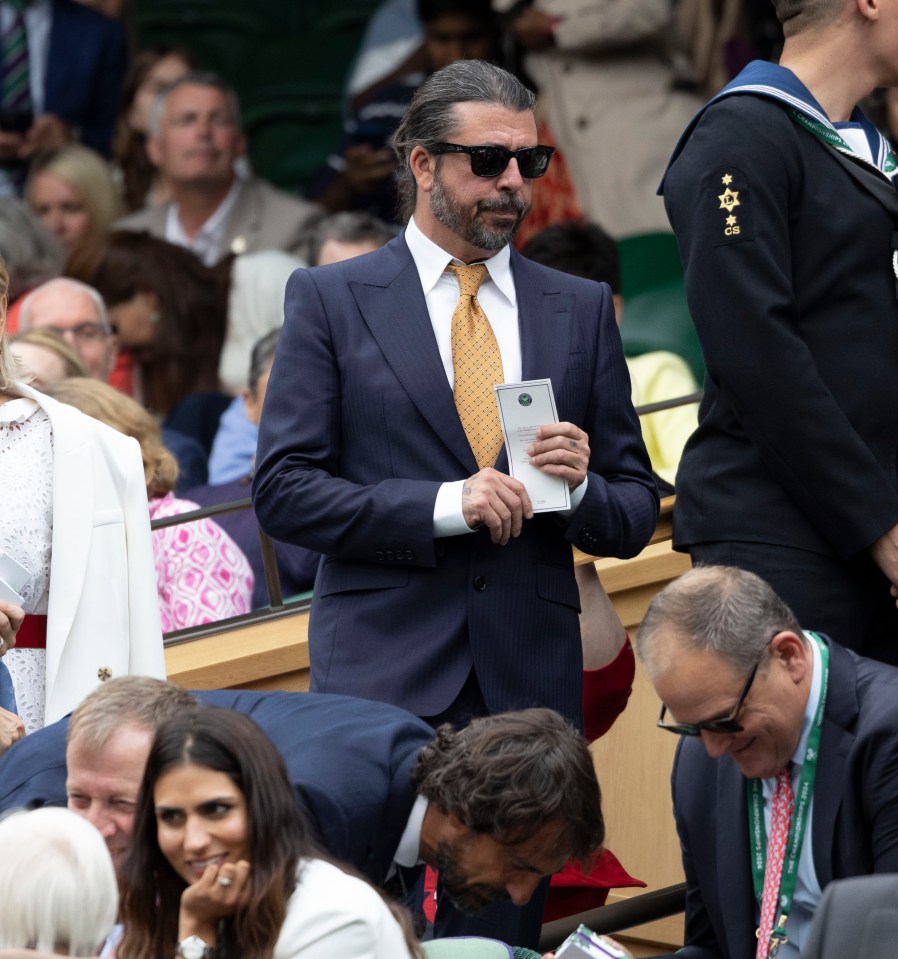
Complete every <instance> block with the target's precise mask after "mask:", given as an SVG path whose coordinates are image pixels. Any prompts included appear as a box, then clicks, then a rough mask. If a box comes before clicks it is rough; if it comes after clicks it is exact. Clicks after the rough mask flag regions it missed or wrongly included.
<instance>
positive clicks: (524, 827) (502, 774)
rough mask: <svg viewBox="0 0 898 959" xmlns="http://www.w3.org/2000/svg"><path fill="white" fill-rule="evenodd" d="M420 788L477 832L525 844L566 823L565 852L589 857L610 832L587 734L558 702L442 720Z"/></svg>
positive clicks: (421, 768) (424, 758) (421, 759)
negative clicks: (458, 723)
mask: <svg viewBox="0 0 898 959" xmlns="http://www.w3.org/2000/svg"><path fill="white" fill-rule="evenodd" d="M412 781H413V782H414V783H415V786H416V787H417V790H418V793H419V794H420V795H423V796H425V797H426V798H427V799H428V800H429V801H430V802H432V803H433V804H434V805H435V806H436V807H437V808H438V809H440V810H441V811H442V812H444V813H446V814H447V815H454V816H457V817H458V818H459V819H460V820H461V822H462V823H464V825H465V826H467V827H468V828H469V829H471V830H472V831H473V832H475V833H480V834H485V835H489V836H491V837H492V838H493V839H495V840H496V842H498V843H500V844H502V845H518V844H519V843H522V842H526V841H527V840H528V839H530V838H532V837H533V836H535V835H536V834H537V833H538V832H539V831H540V829H541V828H542V827H543V826H545V825H546V824H547V823H557V824H559V825H560V827H561V828H560V831H559V837H558V843H559V852H560V853H563V852H565V851H566V852H567V853H568V855H569V856H573V857H574V858H577V859H581V860H585V859H587V858H588V857H589V856H590V855H591V854H592V853H593V852H595V851H596V850H597V849H598V848H599V847H600V846H601V844H602V842H603V840H604V838H605V824H604V821H603V819H602V802H601V794H600V791H599V783H598V780H597V779H596V773H595V769H594V767H593V764H592V757H591V756H590V753H589V749H588V748H587V744H586V740H585V739H584V738H583V737H582V736H581V735H580V734H579V733H578V732H576V730H574V729H573V728H571V727H570V726H569V725H568V724H567V723H566V722H565V720H564V719H563V718H562V717H561V716H560V715H559V714H558V713H556V712H554V711H553V710H551V709H524V710H520V711H518V712H509V713H498V714H497V715H495V716H486V717H483V718H480V719H475V720H473V721H472V722H471V723H470V725H468V726H466V727H464V728H463V729H460V730H455V729H453V727H452V726H450V725H444V726H440V727H439V729H437V731H436V736H435V738H434V739H433V740H432V742H430V743H428V744H427V745H426V746H424V748H423V749H422V750H421V752H420V753H419V754H418V760H417V762H416V763H415V767H414V769H413V770H412Z"/></svg>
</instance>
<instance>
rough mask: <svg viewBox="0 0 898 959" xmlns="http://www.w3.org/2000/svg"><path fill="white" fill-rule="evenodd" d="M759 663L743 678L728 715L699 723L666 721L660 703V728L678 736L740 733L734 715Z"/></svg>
mask: <svg viewBox="0 0 898 959" xmlns="http://www.w3.org/2000/svg"><path fill="white" fill-rule="evenodd" d="M760 665H761V664H760V662H757V663H755V664H754V666H752V670H751V672H750V673H749V674H748V679H746V680H745V685H744V686H743V687H742V692H741V693H740V694H739V699H738V701H737V702H736V705H735V706H734V707H733V711H732V712H731V713H730V715H729V716H723V717H721V718H720V719H705V720H703V721H702V722H700V723H666V722H664V714H665V713H666V712H667V706H664V705H663V704H662V706H661V715H660V716H659V717H658V726H659V727H660V728H661V729H666V730H667V731H668V732H669V733H676V734H677V735H678V736H699V735H701V732H702V730H704V731H705V732H706V733H741V732H742V726H741V725H740V724H739V723H738V722H737V721H736V717H737V716H738V715H739V711H740V710H741V709H742V704H743V703H744V702H745V697H746V696H747V695H748V691H749V690H750V689H751V684H752V683H753V682H754V681H755V674H756V673H757V671H758V667H759V666H760Z"/></svg>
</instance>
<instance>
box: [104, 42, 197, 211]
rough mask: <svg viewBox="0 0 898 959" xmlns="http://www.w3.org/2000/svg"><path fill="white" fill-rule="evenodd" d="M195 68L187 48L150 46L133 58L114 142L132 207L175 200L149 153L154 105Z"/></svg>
mask: <svg viewBox="0 0 898 959" xmlns="http://www.w3.org/2000/svg"><path fill="white" fill-rule="evenodd" d="M194 69H196V64H195V63H194V62H193V57H192V56H191V54H190V53H189V52H188V51H187V50H185V49H184V48H183V47H172V46H158V47H149V48H147V49H144V50H140V51H138V52H137V53H136V54H135V55H134V56H133V57H132V59H131V64H130V66H129V67H128V72H127V73H126V74H125V81H124V83H123V84H122V102H121V106H120V108H119V117H118V126H117V128H116V131H115V142H114V144H113V156H114V160H115V170H116V172H117V173H118V174H119V176H120V177H121V187H122V194H123V196H124V199H125V206H126V207H127V208H128V210H131V211H133V210H140V209H142V208H143V207H145V206H146V207H151V206H155V205H156V204H157V203H164V202H165V201H166V200H169V199H171V187H170V186H169V185H168V183H166V182H165V181H164V180H163V179H162V178H161V177H160V175H159V171H158V170H157V169H156V167H155V166H153V163H152V162H151V160H150V158H149V156H148V154H147V136H149V132H150V107H151V106H152V103H153V100H154V99H155V98H156V95H157V94H158V93H160V92H161V91H162V90H163V89H164V88H165V87H167V86H168V85H169V84H170V83H174V81H175V80H177V79H178V78H179V77H183V76H185V75H186V74H188V73H190V71H191V70H194Z"/></svg>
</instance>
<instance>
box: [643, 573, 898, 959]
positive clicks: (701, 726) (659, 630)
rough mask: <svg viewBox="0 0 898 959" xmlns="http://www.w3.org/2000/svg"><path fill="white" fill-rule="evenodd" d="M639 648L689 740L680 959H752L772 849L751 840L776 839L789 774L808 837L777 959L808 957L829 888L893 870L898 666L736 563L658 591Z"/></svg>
mask: <svg viewBox="0 0 898 959" xmlns="http://www.w3.org/2000/svg"><path fill="white" fill-rule="evenodd" d="M636 645H637V651H638V652H639V655H640V657H641V658H642V660H643V662H644V663H645V666H646V671H647V672H648V675H649V678H650V679H651V681H652V684H653V685H654V687H655V690H656V692H657V693H658V696H659V697H660V699H661V701H662V702H663V703H664V708H663V709H662V713H661V718H660V719H659V725H661V726H664V727H666V728H667V729H669V730H670V731H672V732H675V733H679V734H681V735H682V736H683V738H682V740H681V742H680V745H679V748H678V749H677V755H676V761H675V765H674V769H673V775H672V790H673V802H674V813H675V816H676V821H677V830H678V832H679V836H680V844H681V847H682V853H683V866H684V870H685V873H686V885H687V891H686V935H685V945H684V948H683V949H681V950H680V951H679V952H678V953H677V956H679V957H680V959H753V957H754V956H755V954H756V949H757V946H758V940H757V938H756V936H755V930H756V929H757V928H758V925H759V906H758V901H759V900H758V894H757V890H758V889H761V890H766V889H767V883H768V872H769V868H768V866H769V864H768V862H767V858H768V857H767V854H766V851H765V850H766V849H769V848H770V844H765V845H762V844H761V843H760V842H758V844H757V845H755V841H756V840H760V839H762V838H764V837H766V836H767V835H770V834H771V832H772V827H771V825H770V823H771V819H772V816H773V812H772V809H773V807H774V806H775V805H776V803H774V801H773V797H774V796H775V789H776V782H777V777H778V776H779V777H780V778H781V779H784V780H788V781H789V783H790V784H791V786H792V789H793V793H794V812H793V814H792V817H791V820H790V824H791V825H792V828H793V833H791V834H790V835H794V836H796V837H801V838H800V840H798V839H797V840H796V841H794V842H793V840H792V839H790V840H789V843H788V848H787V854H786V857H785V861H784V863H783V871H782V879H781V880H780V882H779V884H778V889H777V888H776V887H775V886H774V895H777V893H778V895H779V896H780V897H782V896H784V895H786V894H788V895H789V897H790V898H791V905H788V906H787V908H786V909H785V910H784V911H785V912H786V914H787V916H788V921H787V922H785V923H778V925H781V926H782V928H783V929H784V932H785V936H786V937H787V942H785V944H783V945H782V946H781V947H780V950H779V959H795V957H797V956H798V955H802V956H804V955H805V945H806V944H807V943H808V941H809V935H810V931H811V925H812V919H813V916H814V913H815V911H816V910H817V907H818V905H819V903H820V898H821V892H822V890H823V889H825V888H826V886H827V885H828V884H829V883H830V882H831V881H832V880H834V879H842V878H845V877H849V876H863V875H868V874H871V873H892V872H898V802H896V801H895V798H896V796H898V736H896V735H895V730H896V729H898V669H895V668H893V667H891V666H885V665H883V664H881V663H878V662H875V661H873V660H870V659H865V658H863V657H861V656H858V655H857V654H855V653H853V652H851V651H849V650H846V649H844V648H843V647H842V646H839V645H838V644H837V643H833V642H831V641H829V640H828V639H827V638H826V637H823V636H820V635H819V634H816V633H809V632H807V631H805V630H802V628H801V626H800V625H799V623H798V621H797V620H796V618H795V616H794V615H793V613H792V611H791V610H790V609H789V607H788V606H786V605H785V604H784V603H783V602H782V600H781V599H780V598H779V597H778V596H777V595H776V594H775V593H774V592H773V590H772V589H771V588H770V586H768V584H767V583H765V582H764V581H763V580H762V579H760V578H759V577H758V576H756V575H755V574H754V573H750V572H747V571H745V570H740V569H736V568H734V567H725V566H706V567H699V568H696V569H693V570H691V571H690V572H688V573H686V574H685V575H683V576H681V577H680V578H679V579H678V580H676V581H674V582H673V583H672V584H670V585H669V586H668V587H666V588H665V589H664V590H662V591H661V592H660V593H659V594H658V595H657V596H656V597H655V599H654V600H653V601H652V603H651V605H650V606H649V609H648V611H647V612H646V615H645V618H644V620H643V622H642V625H641V626H640V628H639V633H638V636H637V643H636ZM815 738H816V742H815ZM783 786H784V788H785V783H783ZM753 813H754V814H753ZM802 823H803V824H804V828H802V826H801V824H802ZM750 838H751V840H752V841H751V842H750ZM792 849H795V850H796V852H795V854H794V857H791V867H790V855H789V850H792ZM790 874H791V875H792V877H793V881H794V888H793V889H792V890H791V891H790V890H789V881H788V876H789V875H790ZM778 901H779V902H782V899H779V900H778ZM776 918H777V920H778V919H779V918H780V917H779V916H778V915H777V917H776ZM775 934H776V935H777V936H778V935H779V934H778V933H775ZM765 938H767V937H765ZM857 954H858V955H861V954H862V953H857Z"/></svg>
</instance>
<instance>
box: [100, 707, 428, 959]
mask: <svg viewBox="0 0 898 959" xmlns="http://www.w3.org/2000/svg"><path fill="white" fill-rule="evenodd" d="M319 856H320V853H319V852H318V850H317V847H316V845H315V844H314V842H313V840H312V838H311V835H310V831H309V828H308V826H307V825H306V822H305V820H304V819H303V817H302V815H301V814H300V812H299V810H298V809H297V807H296V799H295V796H294V793H293V789H292V788H291V785H290V782H289V780H288V778H287V770H286V768H285V766H284V761H283V759H282V758H281V756H280V755H279V754H278V752H277V750H276V749H275V748H274V746H273V745H272V743H271V741H270V740H269V739H268V737H267V736H266V735H265V734H264V733H263V732H262V730H261V729H260V728H259V727H258V726H257V725H256V724H255V723H254V722H253V721H252V720H251V719H249V718H248V717H246V716H243V715H241V714H240V713H237V712H234V711H232V710H229V709H217V708H215V707H211V706H210V707H206V708H205V709H201V710H197V711H195V712H191V713H188V714H186V715H185V716H183V717H179V718H176V719H172V720H168V721H167V722H166V723H164V724H163V725H162V726H161V727H160V728H159V730H158V732H157V733H156V737H155V739H154V740H153V745H152V747H151V748H150V753H149V756H148V757H147V765H146V771H145V773H144V777H143V782H142V783H141V787H140V793H139V794H138V797H137V808H136V810H135V815H134V834H133V836H132V839H131V846H130V849H129V851H128V854H127V856H126V858H125V862H124V863H123V865H122V888H123V893H122V919H123V925H124V928H123V931H122V939H121V942H120V943H119V945H118V947H117V949H116V955H117V957H118V959H143V957H144V956H146V955H156V956H163V955H164V956H174V955H176V954H178V953H179V954H181V955H183V954H184V953H183V952H182V945H183V943H184V940H185V939H187V938H188V933H189V934H190V936H189V939H190V941H191V945H192V946H194V947H198V948H200V949H202V948H205V949H208V950H209V954H211V953H212V951H213V950H216V951H218V952H220V953H222V954H225V955H233V956H252V955H262V956H273V957H275V959H280V957H283V959H287V957H294V956H295V957H299V956H304V955H307V956H308V957H309V959H312V957H315V956H318V957H324V956H334V957H337V956H339V957H341V959H353V957H359V959H361V957H371V959H402V957H406V959H409V957H411V956H412V955H415V956H417V955H419V953H418V947H417V945H416V944H415V943H414V942H412V941H411V940H410V938H409V937H408V935H407V934H406V933H405V932H404V931H403V928H402V927H401V926H400V925H399V923H398V922H397V921H396V919H395V917H394V916H393V915H392V914H391V911H390V909H389V907H388V906H387V904H386V903H385V902H384V900H383V899H382V898H381V896H380V895H379V894H378V893H377V891H376V890H375V889H373V888H372V887H370V886H369V885H368V884H367V883H366V882H365V881H364V880H362V879H360V878H357V877H356V876H354V875H350V874H349V873H347V872H344V871H343V870H342V869H341V868H340V867H339V866H336V865H334V864H333V863H331V862H328V861H326V860H324V859H321V858H319ZM179 940H180V942H179ZM203 955H206V954H205V953H204V954H203Z"/></svg>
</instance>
